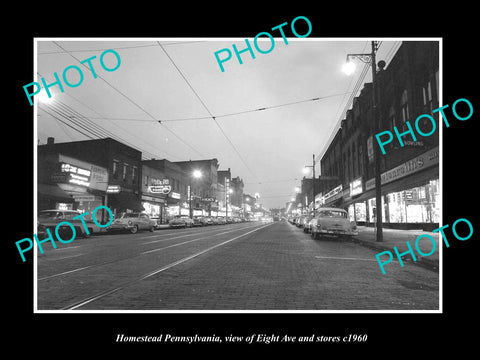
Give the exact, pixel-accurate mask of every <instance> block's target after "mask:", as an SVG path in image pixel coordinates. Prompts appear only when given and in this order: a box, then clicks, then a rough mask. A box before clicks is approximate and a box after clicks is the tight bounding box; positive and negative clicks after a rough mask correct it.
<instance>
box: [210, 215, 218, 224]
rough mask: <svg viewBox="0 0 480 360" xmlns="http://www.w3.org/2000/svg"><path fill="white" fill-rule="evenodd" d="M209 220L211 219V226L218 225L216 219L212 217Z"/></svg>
mask: <svg viewBox="0 0 480 360" xmlns="http://www.w3.org/2000/svg"><path fill="white" fill-rule="evenodd" d="M211 219H212V225H218V224H219V223H218V219H217V218H216V217H214V216H212V217H211Z"/></svg>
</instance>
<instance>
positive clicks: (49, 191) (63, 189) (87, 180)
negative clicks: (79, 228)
mask: <svg viewBox="0 0 480 360" xmlns="http://www.w3.org/2000/svg"><path fill="white" fill-rule="evenodd" d="M38 181H39V182H38V184H37V201H38V210H48V209H57V210H79V211H81V212H87V211H88V212H90V213H91V212H92V211H93V210H94V209H95V208H97V207H98V206H100V205H103V204H104V201H105V196H106V189H107V184H108V172H107V169H105V168H103V167H100V166H97V165H94V164H90V163H88V162H85V161H81V160H78V159H75V158H72V157H69V156H65V155H63V154H55V155H51V156H49V157H47V158H42V159H41V160H39V176H38Z"/></svg>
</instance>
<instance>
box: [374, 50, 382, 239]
mask: <svg viewBox="0 0 480 360" xmlns="http://www.w3.org/2000/svg"><path fill="white" fill-rule="evenodd" d="M376 51H377V44H376V41H372V55H371V56H372V92H373V104H372V105H373V106H372V114H373V128H374V131H375V134H377V133H378V132H379V131H380V122H379V120H378V114H377V86H376V85H377V81H376V77H377V64H376V60H375V52H376ZM374 156H375V203H376V207H375V208H376V214H375V219H376V222H377V238H376V241H377V242H382V241H383V219H382V213H383V211H382V184H381V181H382V177H381V174H380V149H379V147H378V146H374Z"/></svg>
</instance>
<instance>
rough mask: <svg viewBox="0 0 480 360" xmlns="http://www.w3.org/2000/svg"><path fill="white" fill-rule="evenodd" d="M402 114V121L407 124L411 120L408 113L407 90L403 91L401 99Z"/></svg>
mask: <svg viewBox="0 0 480 360" xmlns="http://www.w3.org/2000/svg"><path fill="white" fill-rule="evenodd" d="M400 114H401V116H402V121H403V123H404V124H405V123H406V122H407V121H408V119H409V118H410V114H409V111H408V95H407V90H406V89H405V90H403V93H402V97H401V98H400Z"/></svg>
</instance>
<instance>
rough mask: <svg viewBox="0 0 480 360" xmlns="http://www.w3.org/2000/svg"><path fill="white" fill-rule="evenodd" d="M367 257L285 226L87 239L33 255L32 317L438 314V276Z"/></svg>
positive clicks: (355, 248) (363, 251) (353, 246)
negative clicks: (383, 267) (83, 313)
mask: <svg viewBox="0 0 480 360" xmlns="http://www.w3.org/2000/svg"><path fill="white" fill-rule="evenodd" d="M47 247H48V246H47V244H45V246H44V248H47ZM377 252H378V251H375V250H373V249H369V248H368V247H365V246H362V245H360V244H358V243H354V242H351V241H340V240H334V239H322V240H313V239H312V238H311V237H310V236H309V235H307V234H304V233H303V232H302V230H301V229H298V228H296V227H295V226H293V225H291V224H289V223H288V222H286V221H280V222H273V223H266V224H264V223H260V222H251V223H239V224H228V225H218V226H207V227H201V228H192V229H165V230H157V231H155V232H154V233H151V232H139V233H137V234H112V235H99V236H92V237H90V238H87V239H76V240H75V241H73V242H72V243H70V244H67V245H65V244H60V243H59V244H58V248H57V249H46V252H45V254H44V255H40V254H39V256H38V283H37V286H38V309H39V310H59V309H72V310H438V308H439V275H438V272H435V271H431V270H428V269H425V268H423V267H419V266H416V265H414V264H411V263H407V264H406V265H405V267H403V268H402V267H400V266H399V265H398V263H396V264H395V265H391V266H390V267H388V270H387V273H386V275H382V273H381V271H380V269H379V266H378V264H377V262H376V259H375V254H376V253H377Z"/></svg>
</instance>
